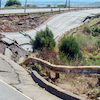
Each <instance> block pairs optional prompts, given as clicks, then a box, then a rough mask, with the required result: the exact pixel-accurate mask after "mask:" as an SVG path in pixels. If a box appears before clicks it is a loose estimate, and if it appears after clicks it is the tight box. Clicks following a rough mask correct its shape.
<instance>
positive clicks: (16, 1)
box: [5, 0, 21, 7]
mask: <svg viewBox="0 0 100 100" xmlns="http://www.w3.org/2000/svg"><path fill="white" fill-rule="evenodd" d="M12 5H21V2H20V1H19V0H8V1H7V2H6V4H5V7H6V6H12Z"/></svg>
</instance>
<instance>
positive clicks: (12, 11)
mask: <svg viewBox="0 0 100 100" xmlns="http://www.w3.org/2000/svg"><path fill="white" fill-rule="evenodd" d="M71 9H74V8H71ZM60 10H69V8H60ZM49 11H51V8H38V9H26V13H34V12H49ZM52 11H59V8H52ZM11 13H24V9H11V10H6V9H5V10H0V14H11Z"/></svg>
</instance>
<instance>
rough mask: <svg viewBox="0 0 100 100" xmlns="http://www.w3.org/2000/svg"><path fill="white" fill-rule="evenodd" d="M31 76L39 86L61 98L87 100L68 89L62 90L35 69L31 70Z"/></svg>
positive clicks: (65, 99)
mask: <svg viewBox="0 0 100 100" xmlns="http://www.w3.org/2000/svg"><path fill="white" fill-rule="evenodd" d="M31 76H32V78H33V80H34V81H35V82H36V83H37V84H38V85H39V86H41V87H42V88H44V89H45V90H47V91H48V92H50V93H51V94H53V95H56V96H57V97H59V98H61V99H63V100H88V99H86V98H83V97H81V96H79V95H76V94H73V93H71V92H69V91H66V90H63V89H61V88H60V87H57V86H56V85H53V84H51V83H49V82H48V81H46V80H45V79H44V78H43V77H41V76H40V75H39V74H38V73H37V72H36V71H32V73H31Z"/></svg>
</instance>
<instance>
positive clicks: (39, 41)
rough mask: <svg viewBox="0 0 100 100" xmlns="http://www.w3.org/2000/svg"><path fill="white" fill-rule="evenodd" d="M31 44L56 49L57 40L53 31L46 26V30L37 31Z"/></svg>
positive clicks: (38, 47) (36, 46)
mask: <svg viewBox="0 0 100 100" xmlns="http://www.w3.org/2000/svg"><path fill="white" fill-rule="evenodd" d="M31 44H32V46H33V50H34V49H37V50H39V49H42V48H46V49H49V50H52V49H54V47H55V40H54V36H53V33H52V31H51V30H50V29H49V28H48V27H46V28H45V30H44V31H43V30H40V31H38V32H37V33H36V36H35V40H33V39H32V40H31Z"/></svg>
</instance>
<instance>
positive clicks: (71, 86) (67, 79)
mask: <svg viewBox="0 0 100 100" xmlns="http://www.w3.org/2000/svg"><path fill="white" fill-rule="evenodd" d="M97 81H98V79H97V78H93V77H87V76H85V75H78V74H64V75H60V79H58V80H57V82H56V83H55V84H56V85H57V86H59V87H61V88H63V89H65V90H69V91H71V92H73V93H75V94H78V95H80V96H83V97H85V98H90V99H94V100H96V99H97V97H99V96H100V95H99V93H100V87H99V86H97Z"/></svg>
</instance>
